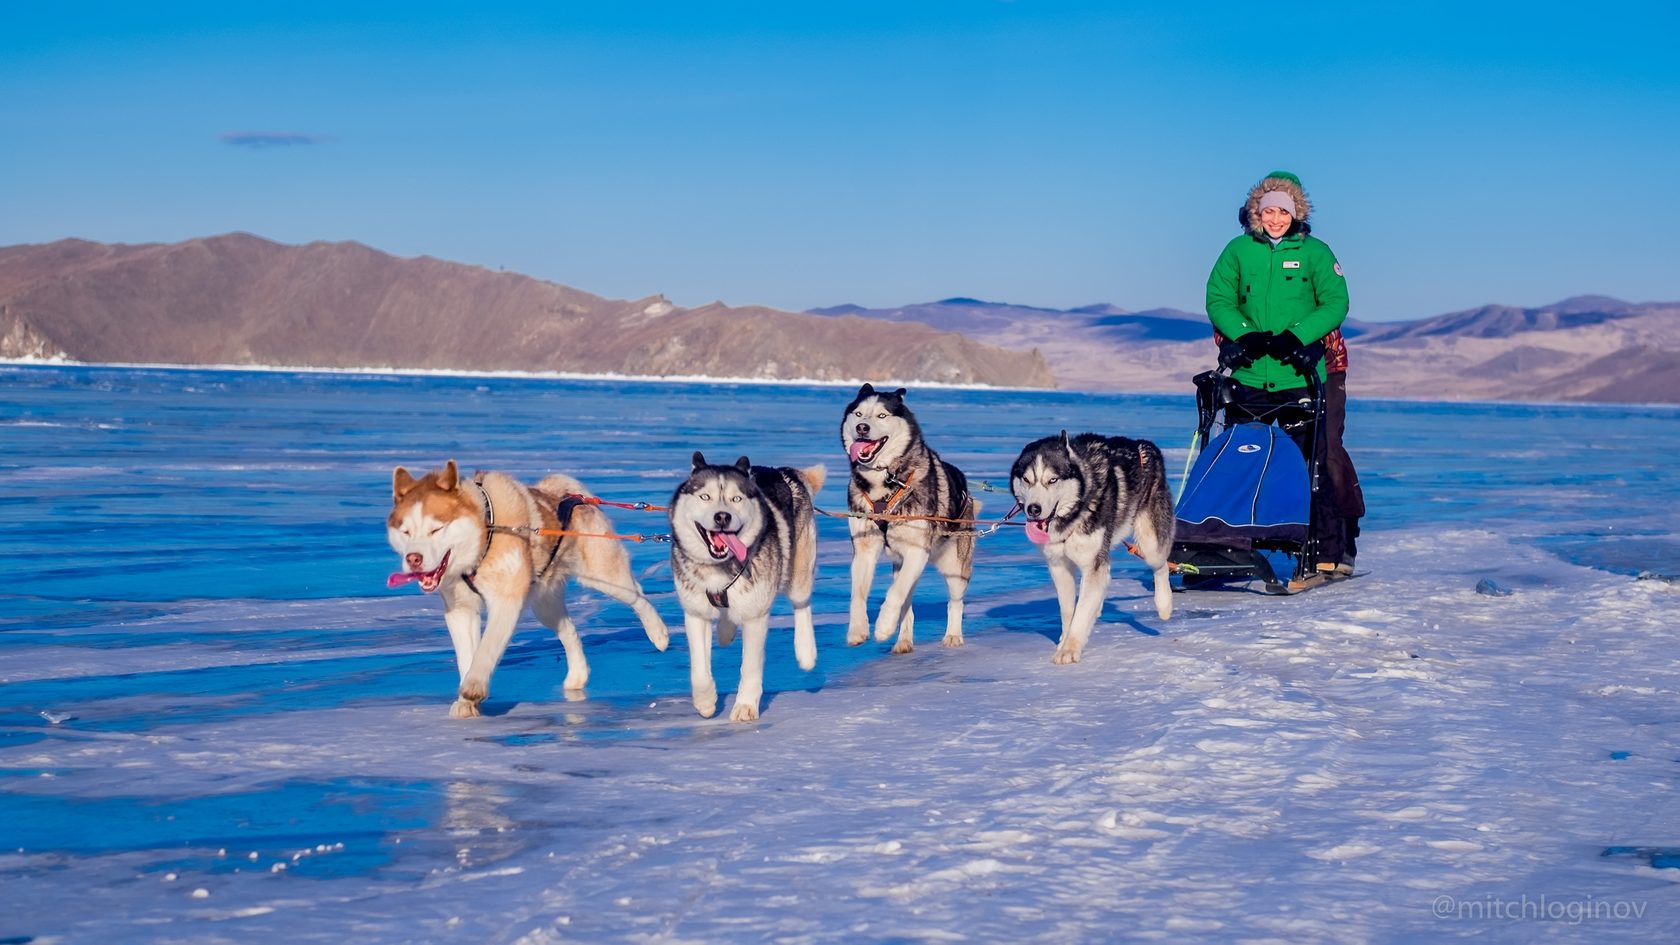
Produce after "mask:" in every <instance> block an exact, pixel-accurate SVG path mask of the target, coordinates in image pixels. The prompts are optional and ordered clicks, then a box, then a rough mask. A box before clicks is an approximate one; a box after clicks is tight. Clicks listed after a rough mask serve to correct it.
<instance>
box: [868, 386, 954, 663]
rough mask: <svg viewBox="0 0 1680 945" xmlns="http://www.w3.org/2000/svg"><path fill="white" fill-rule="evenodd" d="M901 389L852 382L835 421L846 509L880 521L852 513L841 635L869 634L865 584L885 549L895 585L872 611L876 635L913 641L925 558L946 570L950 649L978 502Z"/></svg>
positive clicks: (906, 644)
mask: <svg viewBox="0 0 1680 945" xmlns="http://www.w3.org/2000/svg"><path fill="white" fill-rule="evenodd" d="M905 393H906V391H905V389H904V388H902V387H900V388H898V389H897V390H895V391H878V390H876V389H875V388H874V387H873V386H871V385H869V384H865V385H863V386H862V387H861V388H859V389H858V392H857V396H856V397H854V398H853V399H852V402H851V403H849V404H847V405H846V413H845V416H844V417H842V418H841V420H840V443H841V445H843V446H844V447H845V448H846V456H847V458H849V459H850V460H851V463H852V479H851V483H850V485H848V486H847V488H846V498H847V504H848V505H849V506H850V507H851V510H852V512H854V513H858V514H860V515H875V516H879V518H859V517H856V516H854V517H853V518H852V519H851V530H852V605H851V617H850V620H849V621H848V622H847V625H846V642H847V643H849V644H851V645H853V646H856V645H858V644H859V643H862V642H863V641H864V640H867V639H869V586H870V584H872V583H873V582H874V579H875V565H876V563H877V562H879V561H880V559H881V552H882V550H883V549H884V550H885V551H886V553H887V556H888V557H889V558H890V559H891V560H892V563H893V581H892V586H890V587H889V588H887V596H886V599H885V600H883V601H882V602H881V611H880V613H879V614H877V615H876V618H875V639H877V640H886V639H887V638H888V637H890V636H892V634H893V631H895V630H896V631H898V642H897V643H895V644H894V645H893V648H892V651H893V652H894V653H908V652H910V650H911V648H912V647H914V646H915V635H914V632H913V630H914V627H915V623H916V615H915V612H914V610H913V609H912V608H911V606H910V598H911V595H912V594H913V593H914V592H915V590H916V581H917V580H919V579H920V578H921V576H922V570H923V569H924V568H926V567H927V565H928V563H929V562H930V561H931V562H932V563H933V566H934V568H936V569H937V570H938V571H939V573H940V574H941V575H944V577H945V589H946V591H947V592H948V594H949V603H947V604H946V609H945V639H944V644H945V645H946V646H962V643H963V631H962V620H963V594H964V593H966V592H967V590H968V579H969V577H970V576H971V575H972V574H973V573H974V538H975V532H974V526H973V525H972V524H970V521H971V520H972V519H974V517H975V516H976V515H978V514H979V512H980V504H979V503H978V502H976V501H974V499H973V497H972V496H970V495H969V494H968V480H967V479H966V478H964V477H963V474H962V471H961V470H959V469H958V468H957V467H955V466H953V465H951V464H950V463H947V462H945V461H944V460H942V459H940V458H939V454H938V453H935V452H934V451H933V450H932V449H929V448H928V445H927V442H926V441H925V440H923V439H922V428H921V426H920V425H919V424H917V423H916V415H915V414H913V413H911V412H910V408H908V407H906V406H904V395H905Z"/></svg>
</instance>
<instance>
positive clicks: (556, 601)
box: [531, 580, 589, 694]
mask: <svg viewBox="0 0 1680 945" xmlns="http://www.w3.org/2000/svg"><path fill="white" fill-rule="evenodd" d="M552 587H553V590H551V591H548V592H546V593H539V594H537V595H536V596H535V597H533V598H532V599H531V610H532V612H533V613H535V614H536V615H537V620H538V621H540V622H541V623H542V625H543V626H545V627H547V628H548V629H550V630H553V631H554V633H555V635H556V636H558V637H559V638H560V645H561V646H562V647H564V648H565V650H566V682H565V688H566V692H567V693H568V694H570V693H576V692H581V691H582V690H583V687H584V685H585V684H587V683H588V682H589V661H588V660H587V659H585V658H584V655H583V641H582V640H581V639H580V638H579V637H578V631H577V624H575V623H573V622H572V617H571V615H570V614H569V613H567V612H566V584H565V582H564V580H559V581H556V582H555V583H554V584H553V585H552Z"/></svg>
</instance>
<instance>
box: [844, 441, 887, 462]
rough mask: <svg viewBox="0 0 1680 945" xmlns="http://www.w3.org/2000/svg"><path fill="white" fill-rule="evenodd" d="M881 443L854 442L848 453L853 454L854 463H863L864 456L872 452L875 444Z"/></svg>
mask: <svg viewBox="0 0 1680 945" xmlns="http://www.w3.org/2000/svg"><path fill="white" fill-rule="evenodd" d="M879 442H880V441H879V440H853V441H852V448H851V449H850V450H848V451H847V452H848V453H850V454H851V457H852V462H854V463H861V462H863V454H864V453H866V452H870V451H872V450H873V449H874V448H875V444H877V443H879Z"/></svg>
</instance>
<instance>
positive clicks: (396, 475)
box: [391, 466, 419, 502]
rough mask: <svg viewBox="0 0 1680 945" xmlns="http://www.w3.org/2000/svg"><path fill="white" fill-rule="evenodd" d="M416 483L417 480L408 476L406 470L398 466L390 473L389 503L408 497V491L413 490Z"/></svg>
mask: <svg viewBox="0 0 1680 945" xmlns="http://www.w3.org/2000/svg"><path fill="white" fill-rule="evenodd" d="M417 482H419V480H417V479H415V478H414V477H413V476H411V475H409V474H408V470H406V469H404V468H402V467H401V466H398V467H397V468H396V470H394V471H393V472H392V473H391V501H392V502H396V501H397V500H398V499H400V498H402V497H403V496H405V495H408V492H409V490H410V489H413V488H414V486H415V484H416V483H417Z"/></svg>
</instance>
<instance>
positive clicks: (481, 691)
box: [456, 677, 490, 714]
mask: <svg viewBox="0 0 1680 945" xmlns="http://www.w3.org/2000/svg"><path fill="white" fill-rule="evenodd" d="M489 694H490V684H489V683H487V682H481V681H479V680H476V679H473V678H471V677H468V678H466V679H464V680H462V681H461V689H460V691H459V692H457V693H456V695H457V696H460V698H461V700H462V701H463V702H471V703H473V704H474V705H477V704H478V703H480V702H483V701H484V697H485V696H488V695H489ZM475 714H476V713H475Z"/></svg>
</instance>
